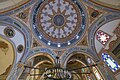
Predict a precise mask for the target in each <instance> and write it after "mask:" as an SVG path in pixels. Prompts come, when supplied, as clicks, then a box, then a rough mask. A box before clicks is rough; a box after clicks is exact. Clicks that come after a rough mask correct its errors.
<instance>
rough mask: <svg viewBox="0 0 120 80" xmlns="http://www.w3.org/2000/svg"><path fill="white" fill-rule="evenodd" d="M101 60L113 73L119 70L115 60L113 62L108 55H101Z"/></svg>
mask: <svg viewBox="0 0 120 80" xmlns="http://www.w3.org/2000/svg"><path fill="white" fill-rule="evenodd" d="M102 59H103V60H104V62H105V63H106V64H107V65H108V67H109V68H110V69H111V70H112V71H113V72H115V71H116V70H118V69H119V68H120V66H119V65H118V63H117V62H116V61H115V60H113V58H112V57H111V56H110V55H108V54H106V53H102Z"/></svg>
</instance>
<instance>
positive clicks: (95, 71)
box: [93, 67, 103, 80]
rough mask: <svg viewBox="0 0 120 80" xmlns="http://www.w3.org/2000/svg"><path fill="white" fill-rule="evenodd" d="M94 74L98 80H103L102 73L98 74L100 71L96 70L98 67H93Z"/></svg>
mask: <svg viewBox="0 0 120 80" xmlns="http://www.w3.org/2000/svg"><path fill="white" fill-rule="evenodd" d="M93 72H94V74H95V76H96V78H97V80H103V78H102V76H101V75H100V73H99V72H98V70H97V69H96V67H93Z"/></svg>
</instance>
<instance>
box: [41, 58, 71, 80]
mask: <svg viewBox="0 0 120 80" xmlns="http://www.w3.org/2000/svg"><path fill="white" fill-rule="evenodd" d="M56 59H57V63H56V64H55V67H53V68H49V69H47V70H45V72H44V74H43V75H42V77H43V79H45V80H72V75H71V73H70V72H69V71H68V70H67V69H64V68H61V67H60V61H59V57H56Z"/></svg>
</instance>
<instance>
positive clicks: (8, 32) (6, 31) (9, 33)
mask: <svg viewBox="0 0 120 80" xmlns="http://www.w3.org/2000/svg"><path fill="white" fill-rule="evenodd" d="M4 34H5V35H6V36H7V37H10V38H12V37H14V36H15V31H14V30H13V29H12V28H11V27H7V28H5V29H4Z"/></svg>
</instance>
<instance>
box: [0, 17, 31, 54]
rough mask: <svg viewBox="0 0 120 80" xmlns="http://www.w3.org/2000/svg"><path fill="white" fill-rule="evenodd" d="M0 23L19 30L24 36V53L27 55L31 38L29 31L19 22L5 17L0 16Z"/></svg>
mask: <svg viewBox="0 0 120 80" xmlns="http://www.w3.org/2000/svg"><path fill="white" fill-rule="evenodd" d="M0 22H2V24H8V25H11V26H13V27H14V28H17V29H18V30H20V31H21V32H22V33H23V34H24V36H25V38H26V39H25V40H26V49H25V53H28V51H29V49H30V47H31V42H32V41H31V36H30V32H29V29H28V28H27V27H26V25H24V24H22V23H21V22H19V21H17V20H15V19H13V18H11V17H7V16H2V17H0Z"/></svg>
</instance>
